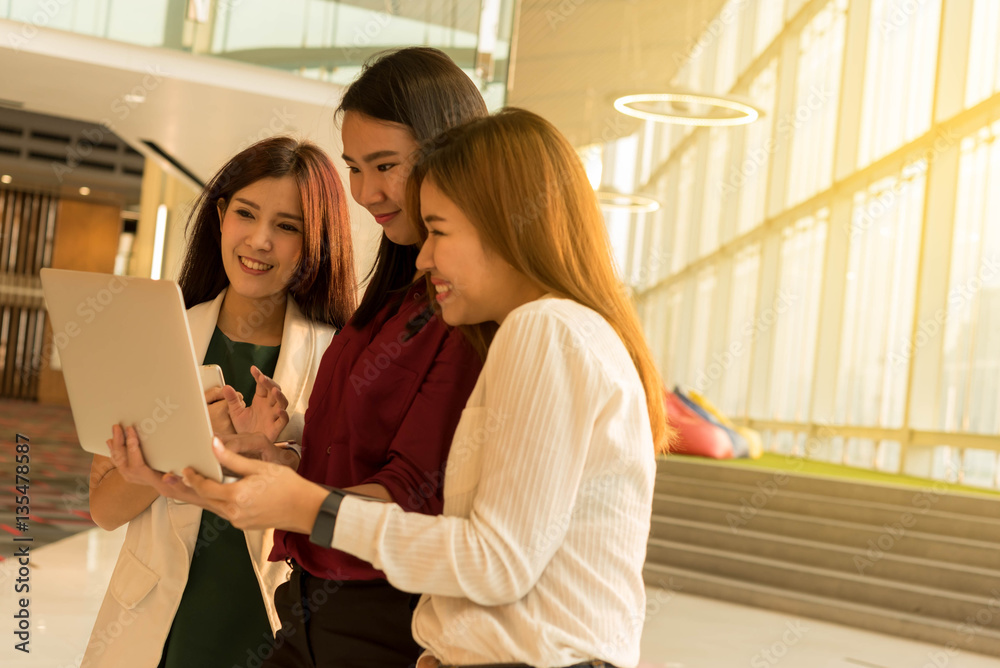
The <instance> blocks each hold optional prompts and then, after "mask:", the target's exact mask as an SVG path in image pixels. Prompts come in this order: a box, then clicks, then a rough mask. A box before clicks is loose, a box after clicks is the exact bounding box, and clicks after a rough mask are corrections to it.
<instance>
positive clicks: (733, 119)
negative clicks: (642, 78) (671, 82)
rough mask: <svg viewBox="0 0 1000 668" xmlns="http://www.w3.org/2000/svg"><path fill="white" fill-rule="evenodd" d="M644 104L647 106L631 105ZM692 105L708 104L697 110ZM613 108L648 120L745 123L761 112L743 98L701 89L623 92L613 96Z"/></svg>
mask: <svg viewBox="0 0 1000 668" xmlns="http://www.w3.org/2000/svg"><path fill="white" fill-rule="evenodd" d="M664 103H665V104H666V105H667V109H656V110H651V109H649V108H648V107H649V106H658V105H662V104H664ZM642 104H645V105H646V106H647V108H645V109H644V108H642V107H637V106H633V105H642ZM691 105H700V106H704V107H710V109H708V110H706V111H704V112H701V113H697V112H693V111H691V110H690V107H691ZM615 109H617V110H618V111H620V112H622V113H623V114H627V115H628V116H634V117H635V118H641V119H643V120H647V121H656V122H659V123H677V124H679V125H746V124H747V123H753V122H754V121H755V120H757V118H759V117H760V112H759V111H758V110H757V109H755V108H753V107H752V106H750V105H749V104H747V103H745V102H741V101H739V100H736V99H733V98H731V97H722V96H719V95H704V94H701V93H697V94H696V93H641V94H636V95H625V96H623V97H620V98H618V99H617V100H615Z"/></svg>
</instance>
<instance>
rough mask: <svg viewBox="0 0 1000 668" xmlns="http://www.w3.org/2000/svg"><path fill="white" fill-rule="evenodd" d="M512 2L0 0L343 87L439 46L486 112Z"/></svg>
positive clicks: (500, 78) (8, 10) (62, 26)
mask: <svg viewBox="0 0 1000 668" xmlns="http://www.w3.org/2000/svg"><path fill="white" fill-rule="evenodd" d="M514 5H515V0H482V2H473V1H471V0H450V1H444V2H442V1H441V0H281V2H277V1H275V0H200V1H199V0H117V1H115V0H0V17H2V18H5V19H9V20H13V21H21V22H24V23H26V24H29V25H27V26H25V29H26V30H29V31H30V30H31V29H32V28H33V27H35V28H52V29H57V30H66V31H69V32H74V33H79V34H84V35H91V36H94V37H101V38H104V39H110V40H114V41H118V42H126V43H129V44H136V45H139V46H147V47H165V48H169V49H177V50H180V51H186V52H188V53H194V54H198V55H206V56H214V57H219V58H227V59H230V60H236V61H240V62H244V63H251V64H254V65H261V66H265V67H271V68H275V69H279V70H283V71H286V72H289V73H292V74H296V75H298V76H303V77H307V78H310V79H318V80H321V81H331V82H335V83H345V84H346V83H348V82H350V81H351V80H352V79H354V77H355V76H356V75H357V73H358V72H359V71H360V69H361V66H362V64H363V63H364V62H365V60H366V59H368V58H369V57H370V56H371V55H373V54H375V53H378V52H379V51H382V50H384V49H389V48H394V47H400V46H413V45H422V46H433V47H436V48H439V49H442V50H443V51H445V52H446V53H447V54H448V55H449V56H451V58H452V59H453V60H454V61H455V62H456V63H458V65H459V66H460V67H461V68H462V69H463V70H465V71H466V72H467V73H468V74H469V76H470V77H471V78H472V79H473V80H474V81H475V82H476V83H477V84H478V85H479V87H480V90H481V91H482V92H483V96H484V97H485V98H486V102H487V104H488V105H489V106H490V108H491V109H495V108H499V107H501V106H503V103H504V101H505V99H506V89H507V73H508V65H509V58H510V42H511V34H512V30H513V19H514Z"/></svg>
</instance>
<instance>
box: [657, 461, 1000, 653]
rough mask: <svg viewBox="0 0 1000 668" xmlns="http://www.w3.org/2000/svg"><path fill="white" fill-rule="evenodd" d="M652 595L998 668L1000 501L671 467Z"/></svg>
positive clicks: (661, 484) (664, 473)
mask: <svg viewBox="0 0 1000 668" xmlns="http://www.w3.org/2000/svg"><path fill="white" fill-rule="evenodd" d="M644 574H645V578H646V582H647V584H648V585H650V586H669V587H671V588H674V589H678V590H681V591H683V592H684V593H686V594H695V595H700V596H707V597H711V598H717V599H721V600H725V601H732V602H734V603H742V604H745V605H752V606H757V607H761V608H767V609H770V610H777V611H781V612H785V613H788V614H793V615H799V616H804V617H812V618H815V619H821V620H825V621H830V622H836V623H839V624H844V625H847V626H855V627H860V628H864V629H867V630H871V631H878V632H881V633H888V634H891V635H896V636H902V637H906V638H912V639H915V640H922V641H925V642H930V643H935V644H938V645H944V646H948V647H949V648H954V649H956V650H959V651H969V652H977V653H980V654H987V655H990V656H997V657H1000V497H991V496H986V495H983V496H979V495H972V494H957V493H954V492H950V491H944V490H939V489H935V487H934V483H933V482H932V481H928V485H927V487H926V488H923V489H921V488H915V487H904V486H888V485H882V484H872V483H864V482H855V481H847V480H836V479H832V478H821V477H813V476H806V475H797V474H794V473H789V472H779V471H764V470H760V469H748V468H743V467H740V466H733V465H727V464H725V463H719V462H713V461H711V460H690V459H687V458H679V457H673V458H668V459H666V460H661V461H660V463H659V469H658V471H657V478H656V494H655V496H654V499H653V523H652V530H651V532H650V538H649V546H648V553H647V557H646V567H645V573H644Z"/></svg>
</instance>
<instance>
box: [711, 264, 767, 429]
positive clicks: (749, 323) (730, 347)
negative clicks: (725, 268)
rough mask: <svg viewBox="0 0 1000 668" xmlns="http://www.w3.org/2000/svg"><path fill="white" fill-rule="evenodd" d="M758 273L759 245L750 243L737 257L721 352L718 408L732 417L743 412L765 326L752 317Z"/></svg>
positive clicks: (755, 304) (744, 411)
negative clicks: (756, 348) (756, 346)
mask: <svg viewBox="0 0 1000 668" xmlns="http://www.w3.org/2000/svg"><path fill="white" fill-rule="evenodd" d="M759 273H760V246H759V245H754V246H751V247H749V248H747V249H745V250H744V251H742V252H741V253H740V254H739V255H737V256H736V262H735V265H734V266H733V283H732V288H731V290H732V292H731V293H730V294H731V295H732V297H731V299H730V307H729V327H728V335H727V337H726V348H725V350H723V351H722V353H721V355H722V362H723V367H724V373H723V375H722V379H721V381H720V390H719V393H718V396H719V408H720V409H722V411H723V412H724V413H726V414H728V415H732V416H744V415H746V412H747V393H748V390H749V388H750V360H751V359H752V357H753V344H754V341H756V340H757V337H758V336H759V333H760V328H761V327H763V326H764V325H763V323H761V322H757V321H756V319H755V318H754V313H755V312H756V308H757V279H758V275H759Z"/></svg>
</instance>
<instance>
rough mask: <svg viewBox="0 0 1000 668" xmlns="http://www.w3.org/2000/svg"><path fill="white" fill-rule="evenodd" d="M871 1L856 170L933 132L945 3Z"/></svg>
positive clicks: (938, 1) (891, 0) (932, 1)
mask: <svg viewBox="0 0 1000 668" xmlns="http://www.w3.org/2000/svg"><path fill="white" fill-rule="evenodd" d="M911 5H912V10H911V11H902V10H901V7H900V5H899V3H897V2H895V0H872V13H871V19H870V24H869V26H870V27H869V30H868V58H867V61H866V64H865V88H864V103H863V106H862V111H861V138H860V143H859V145H858V166H859V167H863V166H865V165H867V164H869V163H871V162H872V161H874V160H877V159H878V158H881V157H882V156H884V155H886V154H887V153H890V152H891V151H894V150H895V149H897V148H899V147H900V146H902V145H903V144H904V143H906V142H908V141H910V140H912V139H915V138H916V137H918V136H920V135H921V134H923V133H924V132H926V131H927V129H928V128H929V127H930V122H931V104H932V102H933V95H934V78H935V70H936V67H937V52H938V31H939V29H940V27H941V0H926V2H915V3H911V4H907V5H906V7H911Z"/></svg>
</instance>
